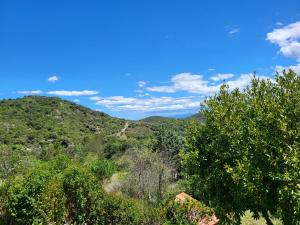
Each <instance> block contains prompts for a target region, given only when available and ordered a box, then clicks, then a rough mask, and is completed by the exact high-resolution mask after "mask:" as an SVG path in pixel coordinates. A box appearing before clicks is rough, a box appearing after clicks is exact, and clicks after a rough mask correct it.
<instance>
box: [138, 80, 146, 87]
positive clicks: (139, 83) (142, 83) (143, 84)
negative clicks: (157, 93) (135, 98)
mask: <svg viewBox="0 0 300 225" xmlns="http://www.w3.org/2000/svg"><path fill="white" fill-rule="evenodd" d="M146 84H147V82H146V81H143V80H140V81H139V82H138V86H139V87H140V88H143V87H145V85H146Z"/></svg>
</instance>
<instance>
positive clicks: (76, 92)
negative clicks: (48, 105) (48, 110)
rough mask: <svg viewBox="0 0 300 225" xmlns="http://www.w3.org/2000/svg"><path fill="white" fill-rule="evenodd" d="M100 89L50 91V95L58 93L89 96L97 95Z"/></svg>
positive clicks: (60, 94)
mask: <svg viewBox="0 0 300 225" xmlns="http://www.w3.org/2000/svg"><path fill="white" fill-rule="evenodd" d="M98 93H99V92H98V91H89V90H83V91H48V92H47V94H48V95H57V96H89V95H97V94H98Z"/></svg>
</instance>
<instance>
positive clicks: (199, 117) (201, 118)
mask: <svg viewBox="0 0 300 225" xmlns="http://www.w3.org/2000/svg"><path fill="white" fill-rule="evenodd" d="M185 119H196V120H198V121H200V122H204V121H205V118H204V116H203V114H201V113H200V112H198V113H196V114H194V115H191V116H189V117H187V118H185Z"/></svg>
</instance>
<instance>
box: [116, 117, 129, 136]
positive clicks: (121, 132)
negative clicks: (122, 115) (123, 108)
mask: <svg viewBox="0 0 300 225" xmlns="http://www.w3.org/2000/svg"><path fill="white" fill-rule="evenodd" d="M128 127H129V122H128V121H127V122H126V123H125V125H124V128H123V129H122V130H121V131H120V132H119V133H117V136H118V137H122V136H126V135H125V132H126V130H127V128H128Z"/></svg>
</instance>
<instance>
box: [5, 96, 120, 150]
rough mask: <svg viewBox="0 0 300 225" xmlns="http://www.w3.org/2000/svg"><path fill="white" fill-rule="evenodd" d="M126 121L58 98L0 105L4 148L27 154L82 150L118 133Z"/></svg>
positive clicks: (14, 101)
mask: <svg viewBox="0 0 300 225" xmlns="http://www.w3.org/2000/svg"><path fill="white" fill-rule="evenodd" d="M124 123H125V121H124V120H121V119H117V118H113V117H111V116H109V115H107V114H105V113H102V112H97V111H93V110H90V109H88V108H85V107H83V106H80V105H77V104H75V103H72V102H69V101H65V100H62V99H59V98H54V97H40V96H29V97H24V98H20V99H9V100H2V101H0V144H1V145H6V146H11V147H12V148H24V147H26V150H27V151H29V152H30V151H41V150H46V149H48V148H51V147H53V146H62V147H63V148H65V149H68V150H70V151H74V150H75V148H76V149H80V148H81V147H82V146H83V145H84V143H87V142H88V141H89V140H90V139H91V138H92V137H93V136H94V135H101V136H105V135H110V134H113V133H116V132H118V131H119V130H121V129H122V127H123V126H124Z"/></svg>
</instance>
